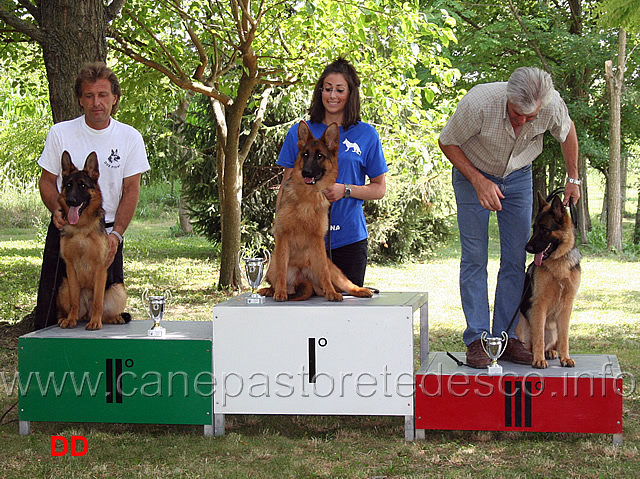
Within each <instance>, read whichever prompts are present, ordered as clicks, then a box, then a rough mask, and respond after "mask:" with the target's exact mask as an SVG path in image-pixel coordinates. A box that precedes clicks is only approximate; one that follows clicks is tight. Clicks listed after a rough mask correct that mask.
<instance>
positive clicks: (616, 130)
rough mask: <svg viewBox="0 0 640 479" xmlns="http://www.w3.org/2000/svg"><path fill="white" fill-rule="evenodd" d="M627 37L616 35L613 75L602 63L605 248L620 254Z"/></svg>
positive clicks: (610, 66) (610, 65)
mask: <svg viewBox="0 0 640 479" xmlns="http://www.w3.org/2000/svg"><path fill="white" fill-rule="evenodd" d="M626 48H627V35H626V32H625V30H624V29H622V28H621V29H620V32H619V34H618V65H617V68H616V71H615V73H614V71H613V66H612V62H611V61H610V60H609V61H607V62H606V72H605V73H606V80H607V85H608V87H609V95H610V96H609V181H608V182H607V197H608V198H607V205H608V207H607V248H608V249H609V250H614V249H615V250H616V251H618V252H619V253H620V252H622V209H621V206H620V205H621V198H620V192H621V188H620V136H621V134H620V102H621V97H622V87H623V85H624V68H625V63H626V59H625V54H626Z"/></svg>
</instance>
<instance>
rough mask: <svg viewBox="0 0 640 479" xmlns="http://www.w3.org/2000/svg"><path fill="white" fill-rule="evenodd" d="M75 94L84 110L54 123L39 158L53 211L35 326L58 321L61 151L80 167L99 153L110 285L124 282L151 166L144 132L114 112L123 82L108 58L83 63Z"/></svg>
mask: <svg viewBox="0 0 640 479" xmlns="http://www.w3.org/2000/svg"><path fill="white" fill-rule="evenodd" d="M75 94H76V97H77V98H78V102H79V103H80V106H81V107H82V109H83V110H84V115H82V116H80V117H78V118H75V119H73V120H70V121H64V122H60V123H56V124H55V125H53V126H52V127H51V129H50V130H49V134H48V135H47V140H46V143H45V146H44V150H43V151H42V156H41V157H40V159H39V160H38V164H39V165H40V166H41V167H42V176H41V177H40V183H39V187H40V196H41V197H42V201H43V202H44V204H45V206H46V207H47V208H48V209H49V211H51V214H52V217H51V223H50V225H49V230H48V232H47V239H46V243H45V249H44V254H43V258H42V271H41V274H40V285H39V288H38V302H37V305H36V315H35V320H34V326H35V329H42V328H45V327H47V326H51V325H53V324H57V314H56V294H57V288H58V286H59V285H60V283H61V281H62V278H63V277H64V275H65V273H66V272H65V265H64V261H63V260H62V258H60V255H59V252H60V233H59V231H60V229H61V228H62V227H63V226H64V225H65V224H66V220H65V219H64V218H63V216H62V211H61V210H60V205H59V203H58V195H59V192H60V188H61V184H62V176H61V175H62V168H61V158H62V153H63V152H64V151H65V150H66V151H68V152H69V154H70V155H71V160H72V161H73V163H74V164H75V166H76V167H77V168H78V169H79V170H81V169H82V168H83V167H84V162H85V160H86V158H87V156H88V155H89V154H90V153H91V152H93V151H95V152H96V153H97V155H98V166H99V171H100V178H99V180H98V184H99V185H100V189H101V191H102V197H103V200H102V201H103V203H102V207H103V208H104V210H105V226H106V227H107V233H108V238H109V259H108V261H109V264H110V266H109V271H108V277H107V287H109V286H110V285H111V284H114V283H122V282H124V272H123V260H122V242H123V238H124V233H125V231H126V229H127V227H128V226H129V223H130V222H131V219H132V218H133V216H134V214H135V211H136V206H137V204H138V196H139V194H140V178H141V176H142V173H144V172H146V171H149V169H150V167H149V162H148V160H147V153H146V150H145V145H144V141H143V139H142V135H140V133H139V132H138V131H137V130H136V129H135V128H133V127H131V126H129V125H125V124H124V123H121V122H119V121H117V120H115V119H114V118H112V115H113V114H115V112H116V111H117V109H118V104H119V102H120V96H121V91H120V84H119V82H118V79H117V78H116V76H115V74H114V73H113V72H112V71H111V70H110V69H109V68H108V67H107V66H106V65H105V64H104V63H101V62H98V63H92V64H88V65H85V66H84V68H83V69H82V70H81V72H80V73H79V74H78V77H77V78H76V84H75Z"/></svg>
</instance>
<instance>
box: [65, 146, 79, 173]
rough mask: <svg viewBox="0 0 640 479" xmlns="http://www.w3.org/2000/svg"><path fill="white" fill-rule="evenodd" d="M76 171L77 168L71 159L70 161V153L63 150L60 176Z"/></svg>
mask: <svg viewBox="0 0 640 479" xmlns="http://www.w3.org/2000/svg"><path fill="white" fill-rule="evenodd" d="M76 171H78V168H76V165H74V164H73V161H71V155H70V154H69V152H68V151H66V150H65V151H63V152H62V176H63V177H65V176H69V175H70V174H71V173H75V172H76Z"/></svg>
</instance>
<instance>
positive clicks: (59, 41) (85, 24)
mask: <svg viewBox="0 0 640 479" xmlns="http://www.w3.org/2000/svg"><path fill="white" fill-rule="evenodd" d="M125 1H126V0H111V2H110V3H109V4H108V5H105V4H104V0H47V1H42V0H40V1H37V2H33V1H31V2H26V1H20V2H17V3H18V4H19V5H15V6H13V7H12V6H11V5H10V3H11V4H12V3H13V2H6V3H7V4H6V5H5V2H0V16H1V18H2V20H4V22H6V23H7V24H8V25H10V26H12V27H13V28H15V30H16V31H18V32H20V33H21V34H23V35H25V36H26V37H28V38H30V39H31V40H32V41H34V42H36V43H38V44H39V45H40V46H41V47H42V56H43V59H44V64H45V68H46V70H47V79H48V80H49V99H50V101H51V111H52V112H53V121H54V123H57V122H60V121H64V120H70V119H71V118H75V117H77V116H78V115H79V114H80V113H81V112H82V110H81V109H80V106H79V105H78V101H77V99H76V97H75V95H74V93H73V88H74V83H75V77H76V75H77V74H78V72H79V71H80V69H81V68H82V66H83V65H84V64H85V63H87V62H95V61H105V59H106V57H107V42H106V39H105V36H106V31H107V26H108V24H109V22H111V20H113V19H114V18H115V17H116V16H118V15H119V14H120V10H121V9H122V5H123V4H124V2H125ZM12 8H14V9H12Z"/></svg>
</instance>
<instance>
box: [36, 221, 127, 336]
mask: <svg viewBox="0 0 640 479" xmlns="http://www.w3.org/2000/svg"><path fill="white" fill-rule="evenodd" d="M66 275H67V269H66V267H65V264H64V260H63V259H62V258H61V257H60V231H58V228H56V227H55V226H54V224H53V221H51V222H50V223H49V229H48V230H47V238H46V240H45V243H44V252H43V254H42V270H41V271H40V284H39V285H38V300H37V303H36V315H35V319H34V329H36V330H38V329H43V328H46V327H47V326H51V325H54V324H58V314H57V311H56V296H57V294H58V288H59V287H60V284H61V283H62V279H63V278H64V277H65V276H66ZM123 282H124V270H123V259H122V245H120V246H118V251H117V252H116V256H115V258H114V259H113V263H112V264H111V266H110V267H109V269H108V270H107V285H106V287H107V288H108V287H109V286H111V285H112V284H114V283H123Z"/></svg>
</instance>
